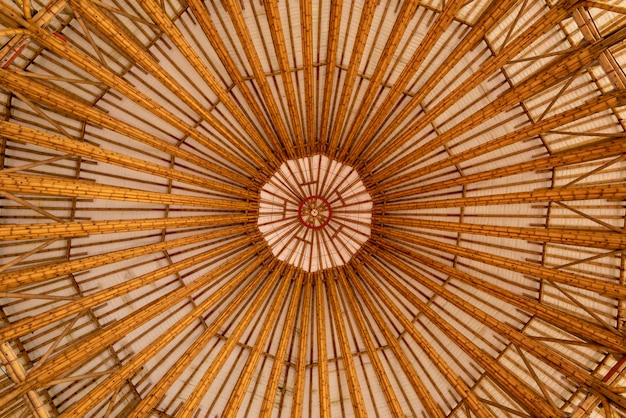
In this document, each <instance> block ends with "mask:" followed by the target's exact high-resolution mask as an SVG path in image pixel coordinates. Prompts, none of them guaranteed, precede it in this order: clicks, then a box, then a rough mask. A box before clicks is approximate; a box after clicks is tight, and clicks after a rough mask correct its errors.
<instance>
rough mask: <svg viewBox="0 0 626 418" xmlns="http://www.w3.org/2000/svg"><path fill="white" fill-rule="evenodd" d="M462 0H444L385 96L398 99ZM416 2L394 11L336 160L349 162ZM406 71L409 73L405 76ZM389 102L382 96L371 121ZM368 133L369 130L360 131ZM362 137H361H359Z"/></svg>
mask: <svg viewBox="0 0 626 418" xmlns="http://www.w3.org/2000/svg"><path fill="white" fill-rule="evenodd" d="M463 3H464V1H463V0H453V1H449V2H447V3H446V4H445V5H444V6H443V10H442V11H441V13H439V14H438V15H437V18H436V19H435V21H434V22H433V24H432V25H431V26H430V28H429V30H428V32H427V33H426V36H425V37H424V39H423V40H422V42H421V43H420V45H419V47H418V48H416V50H415V52H414V54H413V56H412V57H411V59H410V60H409V62H408V63H407V64H406V66H405V67H404V69H403V70H402V73H401V74H400V76H399V77H398V80H396V82H395V83H394V86H393V87H392V89H391V91H390V92H389V93H388V95H389V96H391V97H395V98H396V100H397V99H398V98H399V92H401V91H404V90H405V89H406V87H407V86H408V83H409V78H412V77H414V76H415V73H416V72H417V70H418V68H419V67H420V66H421V64H422V63H423V62H424V60H425V59H426V57H427V56H428V54H429V53H430V52H431V51H432V48H433V47H434V46H435V43H436V41H437V40H439V39H440V38H441V36H442V35H443V33H444V32H445V31H446V30H447V29H448V27H449V25H450V23H451V22H452V19H453V18H454V15H455V14H456V12H457V11H458V10H459V8H460V7H461V6H462V5H463ZM418 5H419V1H417V0H407V1H404V2H402V7H401V9H400V12H398V16H397V17H396V21H395V22H394V25H393V28H392V29H391V32H390V35H389V37H388V38H387V42H386V43H385V46H384V48H383V54H382V56H381V57H380V59H379V60H378V62H377V64H376V68H375V69H374V73H373V74H372V78H371V79H370V81H369V85H368V87H367V90H366V91H365V95H364V96H363V98H362V99H361V103H360V104H359V109H358V112H357V114H356V116H355V117H354V119H353V120H354V122H353V123H352V125H351V126H350V129H349V131H348V132H347V134H346V138H345V143H344V145H343V147H342V148H341V150H340V153H339V155H338V159H339V160H340V161H344V160H346V159H348V160H350V162H352V161H353V159H352V157H351V156H350V155H349V151H350V150H351V148H352V146H353V144H354V141H355V140H356V136H357V133H358V130H359V128H360V127H361V126H362V125H363V124H364V123H365V122H362V121H365V120H366V116H367V113H368V111H369V110H370V106H371V105H372V102H373V101H374V98H375V97H376V94H377V93H378V91H379V89H380V86H381V84H382V81H383V77H384V75H385V73H386V72H387V68H388V67H389V65H390V64H391V61H392V60H393V58H394V52H395V51H396V49H397V48H398V45H399V44H400V41H401V40H402V37H403V35H404V33H405V31H406V30H407V29H408V26H409V23H410V21H411V19H413V17H414V15H415V11H416V10H417V6H418ZM409 74H410V76H409ZM387 103H390V101H389V99H386V100H385V101H384V102H383V104H382V105H381V106H382V107H380V108H378V109H377V110H376V112H373V113H374V114H373V115H372V119H371V120H372V123H373V121H374V120H376V119H377V118H379V117H380V115H383V114H386V113H387V112H388V110H389V109H388V105H387ZM365 135H369V133H366V134H364V136H365ZM361 139H362V138H361ZM357 147H358V148H359V149H361V148H363V145H361V144H357Z"/></svg>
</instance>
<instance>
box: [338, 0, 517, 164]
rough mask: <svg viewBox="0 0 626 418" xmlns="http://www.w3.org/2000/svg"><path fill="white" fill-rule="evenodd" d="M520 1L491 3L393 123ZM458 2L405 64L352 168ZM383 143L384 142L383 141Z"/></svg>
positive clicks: (372, 141)
mask: <svg viewBox="0 0 626 418" xmlns="http://www.w3.org/2000/svg"><path fill="white" fill-rule="evenodd" d="M516 2H517V0H504V1H503V0H497V1H495V0H492V1H491V2H490V4H489V6H488V7H487V9H486V10H485V12H484V13H483V14H482V15H481V17H480V18H479V19H478V21H477V22H476V23H475V24H474V25H473V27H472V29H471V30H470V31H469V33H468V34H467V35H466V36H465V38H464V39H463V42H460V43H459V45H458V46H457V47H456V48H455V49H454V51H452V53H451V54H450V55H449V56H448V57H447V58H446V60H445V61H444V62H443V64H442V65H440V67H439V68H438V69H437V71H435V72H433V75H432V76H431V77H430V78H429V79H428V80H427V81H426V83H425V84H424V86H423V87H421V88H420V90H419V91H418V92H417V94H415V95H414V96H413V98H412V100H411V101H410V102H409V103H408V104H407V110H406V111H404V112H403V111H402V110H400V113H398V117H397V118H394V120H403V119H405V118H406V117H407V116H408V115H409V114H410V112H412V111H413V110H415V108H416V107H417V106H419V103H421V102H422V101H423V100H424V98H425V97H426V95H427V94H428V93H429V92H430V91H431V90H433V89H434V88H435V86H436V85H437V84H438V83H439V82H440V81H441V80H443V78H444V77H445V75H446V74H447V73H448V72H449V71H450V70H451V69H452V68H453V67H454V66H455V65H456V64H457V63H458V62H459V61H460V60H461V58H462V57H463V56H464V55H465V54H467V53H468V52H469V51H470V50H471V49H472V48H475V47H476V44H477V43H478V42H480V41H481V40H482V39H483V38H484V36H485V34H486V33H487V31H488V30H490V29H491V28H492V27H493V26H495V25H496V24H497V23H498V21H499V20H500V18H501V17H502V16H504V15H505V14H506V13H507V12H508V11H509V10H510V8H511V7H513V6H514V5H515V3H516ZM455 5H456V2H449V3H447V4H446V7H445V8H444V9H443V10H442V12H441V13H440V14H439V16H437V20H436V24H433V25H432V26H431V29H430V30H429V31H428V33H427V34H426V37H425V38H424V40H423V41H422V42H421V43H420V47H419V48H417V49H416V50H415V53H414V54H413V55H412V56H411V58H410V60H409V62H408V63H407V64H406V66H405V68H404V69H403V70H402V73H401V74H400V76H399V77H398V80H397V81H396V82H395V83H394V85H393V86H392V88H391V90H390V91H389V93H388V94H387V97H385V99H384V100H383V102H382V104H381V105H380V106H379V107H378V110H377V111H376V113H375V114H374V115H372V119H371V121H370V122H369V123H368V125H367V126H366V128H365V129H364V130H363V132H362V134H361V135H360V140H359V141H357V143H356V144H355V147H354V150H353V151H352V152H351V155H352V157H351V158H349V159H348V161H347V162H348V163H349V164H350V165H355V162H356V160H355V159H356V158H357V156H359V158H360V156H361V154H362V153H363V151H364V150H365V149H366V148H367V147H369V146H370V144H372V146H373V147H377V146H378V143H376V142H375V141H376V139H375V134H376V132H378V130H379V129H380V128H381V127H382V125H383V123H384V121H385V119H386V118H387V117H389V112H390V111H391V110H392V108H393V107H394V106H395V105H396V103H398V100H399V99H400V96H401V95H402V93H403V92H404V91H406V89H407V88H408V86H409V83H410V82H411V79H412V78H413V77H414V76H415V73H416V72H417V71H418V70H419V68H420V67H421V66H422V64H423V63H424V61H425V60H426V58H427V57H428V54H429V53H430V51H431V50H432V48H433V47H434V46H435V43H436V42H437V40H438V39H439V38H441V36H442V34H443V33H444V31H445V29H447V27H448V26H449V25H450V23H451V22H452V19H453V18H454V14H455V12H456V10H455V9H454V8H453V6H455ZM380 143H382V141H380Z"/></svg>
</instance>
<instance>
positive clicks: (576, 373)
mask: <svg viewBox="0 0 626 418" xmlns="http://www.w3.org/2000/svg"><path fill="white" fill-rule="evenodd" d="M382 256H383V257H385V259H386V260H387V261H390V262H392V263H393V265H394V266H395V267H397V268H400V269H402V270H403V271H404V272H405V273H408V274H410V275H411V278H413V279H416V280H418V281H419V282H420V283H421V284H423V285H425V286H427V287H428V288H429V289H430V290H432V291H433V292H434V293H435V294H436V295H438V296H440V297H442V298H444V299H445V300H447V301H448V302H450V303H452V304H454V306H456V307H458V308H459V309H462V310H463V311H465V312H466V313H467V314H469V315H471V316H472V317H474V318H475V319H476V320H478V321H479V322H480V323H481V324H485V325H486V326H488V327H489V328H491V329H492V330H494V331H495V332H497V333H498V334H500V335H501V336H503V337H504V338H506V339H508V340H509V341H511V342H512V343H513V344H515V345H517V346H518V347H519V348H523V349H524V350H526V351H527V352H528V353H530V354H532V355H533V356H534V357H535V358H536V359H538V360H540V361H542V362H543V363H544V364H546V365H548V366H550V367H552V368H554V369H555V370H558V371H560V372H561V373H563V374H565V375H566V376H567V377H568V378H570V379H572V381H574V382H576V383H578V384H580V385H583V386H585V387H586V388H588V389H589V390H591V391H593V392H597V393H599V394H601V395H602V396H605V397H606V398H608V399H610V400H611V401H612V402H614V403H616V404H618V405H620V406H621V407H622V408H625V407H626V399H625V398H622V397H620V396H619V395H617V394H615V393H613V392H612V391H611V390H610V388H609V387H607V386H606V385H605V384H604V383H603V382H601V381H600V380H599V379H597V378H596V377H594V376H592V375H590V374H589V373H588V372H587V371H585V370H582V369H580V368H579V367H577V366H575V365H574V364H572V363H570V362H568V361H566V360H565V359H564V358H563V357H562V356H561V355H560V353H559V352H557V350H556V349H553V348H550V347H549V346H547V345H544V344H542V343H540V342H538V341H537V340H534V339H532V338H530V337H529V336H528V335H525V334H523V333H522V332H520V331H518V330H517V329H515V328H514V327H513V326H511V325H509V324H507V323H503V322H500V321H499V320H498V319H497V318H495V317H493V316H491V315H489V314H487V313H485V312H484V311H482V310H481V309H479V308H477V307H476V306H474V305H472V304H470V303H469V302H468V301H466V300H465V299H463V298H461V297H459V296H457V295H455V294H454V293H452V292H451V291H450V290H448V289H447V288H445V287H442V286H439V285H434V284H433V283H432V282H431V281H430V280H428V279H427V278H426V277H424V276H423V275H422V274H421V273H419V272H418V271H416V270H415V269H413V268H411V267H409V266H407V265H406V264H405V263H403V262H401V261H399V260H398V259H397V258H393V260H392V257H389V256H388V254H385V253H383V254H382ZM377 271H378V272H379V273H381V272H384V273H385V278H386V279H387V280H388V282H389V283H390V284H391V285H392V286H393V287H394V288H395V289H396V290H397V291H398V292H400V293H401V294H402V295H403V296H405V297H406V298H407V299H408V300H409V301H410V302H411V303H413V304H414V305H415V306H416V307H424V306H427V305H426V304H425V303H423V302H421V301H420V300H419V299H418V298H417V297H416V296H415V294H413V293H412V292H411V291H410V290H409V289H408V288H406V287H405V286H404V285H403V284H402V283H401V282H400V281H399V280H398V279H396V278H395V277H393V276H392V275H390V274H389V273H388V272H387V271H386V270H381V269H380V268H378V269H377ZM429 309H430V308H429ZM423 312H424V311H423ZM448 326H449V325H448ZM542 401H543V400H542Z"/></svg>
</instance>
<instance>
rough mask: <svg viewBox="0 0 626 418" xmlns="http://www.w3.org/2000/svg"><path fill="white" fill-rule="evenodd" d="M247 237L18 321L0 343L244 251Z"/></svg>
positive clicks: (3, 331)
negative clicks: (187, 270) (218, 258)
mask: <svg viewBox="0 0 626 418" xmlns="http://www.w3.org/2000/svg"><path fill="white" fill-rule="evenodd" d="M248 241H249V239H248V238H247V237H244V238H239V239H237V240H235V241H232V242H229V243H227V244H223V245H220V246H218V247H216V248H214V249H211V250H209V251H205V252H204V253H200V254H197V255H194V256H191V257H188V258H186V259H184V260H181V261H178V262H176V263H172V264H169V265H167V266H165V267H161V268H159V269H156V270H154V271H151V272H149V273H146V274H143V275H141V276H138V277H135V278H133V279H129V280H126V281H125V282H123V283H119V284H116V285H113V286H109V287H107V288H106V289H103V290H99V291H97V292H94V293H91V294H89V295H87V296H83V297H81V298H78V299H74V300H71V301H69V302H67V303H66V304H63V305H60V306H57V307H55V308H51V309H48V310H47V311H45V312H42V313H40V314H36V315H32V316H30V317H27V318H24V319H20V320H18V321H16V322H13V323H12V324H11V325H9V326H6V327H3V328H0V340H2V341H7V340H10V339H13V338H18V337H21V336H23V335H26V334H28V333H31V332H34V331H36V330H38V329H40V328H42V327H46V326H48V325H50V324H53V323H55V322H58V321H60V320H62V319H64V318H67V317H69V316H72V315H76V314H78V313H80V312H82V311H84V310H86V309H91V308H93V307H95V306H98V305H101V304H103V303H106V302H108V301H110V300H112V299H114V298H117V297H120V296H122V295H127V294H129V293H131V292H133V291H135V290H138V289H141V288H144V287H145V286H149V285H151V284H153V283H155V282H157V281H158V280H161V279H163V278H165V277H168V276H170V275H172V274H178V273H180V272H181V271H183V270H185V269H189V268H191V267H193V266H195V265H198V264H201V263H203V262H206V261H209V260H212V259H215V258H217V257H218V256H221V255H224V254H228V253H229V252H231V251H237V250H240V249H241V248H244V247H245V246H246V245H247V244H248Z"/></svg>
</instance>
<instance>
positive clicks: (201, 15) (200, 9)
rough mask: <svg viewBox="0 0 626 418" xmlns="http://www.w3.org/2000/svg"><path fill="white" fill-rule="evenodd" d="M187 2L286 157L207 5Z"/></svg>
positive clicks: (195, 0)
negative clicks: (214, 22) (216, 26)
mask: <svg viewBox="0 0 626 418" xmlns="http://www.w3.org/2000/svg"><path fill="white" fill-rule="evenodd" d="M187 4H188V5H189V8H190V10H191V11H192V13H193V15H194V16H195V18H196V19H197V21H198V23H199V24H200V27H201V28H202V30H203V31H204V34H205V35H206V37H207V38H208V40H209V42H210V43H211V45H212V46H213V48H214V49H215V52H216V53H217V55H218V56H219V59H220V62H221V63H222V65H224V67H225V68H226V70H227V71H228V75H229V76H230V77H231V78H232V79H233V81H234V82H235V84H236V85H237V87H238V88H239V91H240V92H241V94H242V95H243V97H244V99H245V101H246V104H247V105H248V107H249V108H250V109H251V110H252V113H254V116H255V117H256V120H257V121H258V122H259V123H260V124H261V126H262V127H263V129H264V130H265V134H266V136H267V137H268V139H269V141H270V143H271V144H272V151H273V153H274V154H275V155H276V156H277V157H278V158H280V159H284V158H285V153H284V150H283V149H282V145H281V141H280V140H279V138H277V134H276V131H275V130H274V128H273V127H272V126H271V125H270V123H268V120H267V118H266V115H265V113H264V112H263V110H262V109H261V107H260V106H259V103H258V101H257V99H256V98H255V97H254V96H253V95H252V92H251V91H250V87H249V86H248V84H247V83H246V81H245V80H244V78H243V76H242V75H241V73H240V71H239V68H238V66H237V64H235V62H234V61H233V58H232V57H231V55H230V53H229V52H228V48H227V47H226V45H225V44H224V41H223V39H222V36H221V35H220V34H219V33H218V31H217V29H216V28H215V25H214V24H213V22H212V20H211V17H210V16H209V13H208V12H207V9H206V6H205V5H204V4H203V3H202V2H201V0H188V1H187ZM271 118H272V115H270V121H272V119H271Z"/></svg>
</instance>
